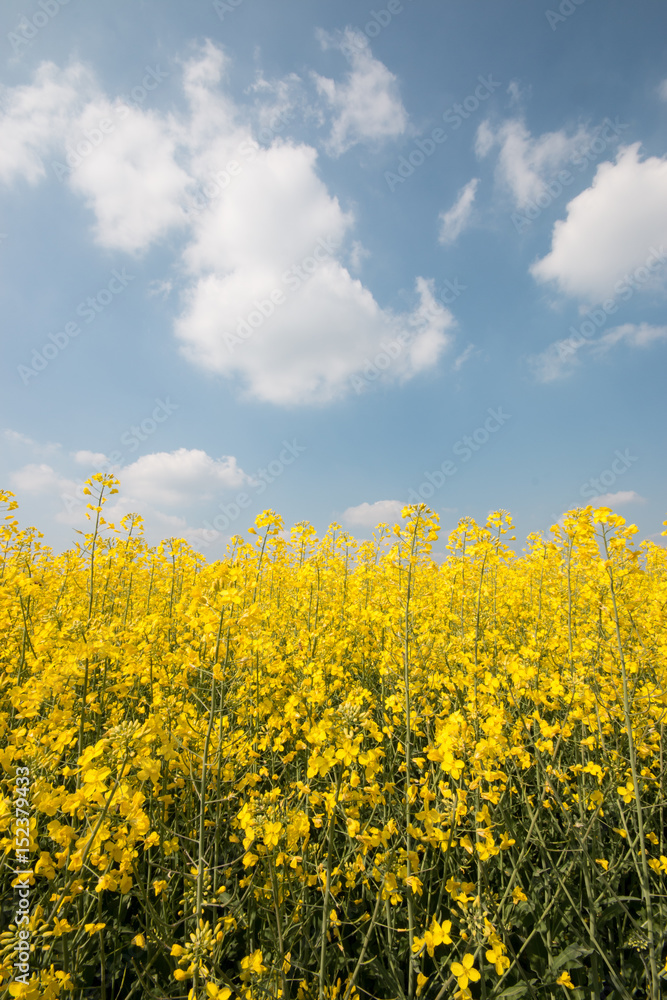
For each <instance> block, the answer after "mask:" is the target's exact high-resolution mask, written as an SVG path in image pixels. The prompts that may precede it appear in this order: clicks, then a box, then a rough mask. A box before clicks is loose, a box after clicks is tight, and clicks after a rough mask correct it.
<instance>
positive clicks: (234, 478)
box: [118, 448, 250, 507]
mask: <svg viewBox="0 0 667 1000" xmlns="http://www.w3.org/2000/svg"><path fill="white" fill-rule="evenodd" d="M118 478H119V479H120V480H121V483H122V487H123V493H124V494H127V495H128V496H130V497H132V498H133V499H136V500H139V501H141V502H144V503H149V504H154V505H158V506H160V505H165V506H167V507H177V506H189V505H191V504H193V503H194V502H196V501H201V500H210V499H212V498H213V497H214V496H215V495H216V493H217V492H220V491H221V490H225V489H234V488H238V487H240V486H243V485H244V484H246V483H248V482H249V481H250V477H249V476H247V475H246V473H245V472H244V471H243V470H242V469H241V468H239V466H238V463H237V461H236V459H235V458H234V457H233V456H230V455H226V456H224V457H223V458H217V459H216V458H211V457H210V455H207V454H206V452H205V451H201V450H200V449H198V448H192V449H188V448H178V449H177V450H176V451H172V452H166V451H160V452H153V453H152V454H150V455H143V456H142V457H141V458H138V459H137V460H136V462H133V463H132V464H131V465H127V466H125V467H124V468H123V469H121V470H120V472H119V473H118Z"/></svg>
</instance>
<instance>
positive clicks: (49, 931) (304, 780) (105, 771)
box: [0, 475, 667, 1000]
mask: <svg viewBox="0 0 667 1000" xmlns="http://www.w3.org/2000/svg"><path fill="white" fill-rule="evenodd" d="M118 485H119V484H118V482H117V481H116V480H115V479H114V478H113V477H111V476H102V475H97V476H94V477H92V479H91V480H89V481H88V490H89V492H90V500H91V503H90V505H89V507H90V510H89V517H90V530H89V533H88V534H86V535H84V536H82V538H81V542H80V544H79V545H78V546H77V547H75V548H73V549H70V550H69V551H66V552H64V553H63V554H61V555H54V554H53V552H52V551H51V550H50V549H49V548H47V547H46V546H45V545H44V544H43V543H42V541H41V536H40V535H39V533H38V532H37V531H36V530H35V529H20V527H19V523H18V520H17V519H16V514H15V509H16V501H15V499H14V498H13V495H12V494H11V493H9V492H4V493H1V494H0V500H2V502H3V508H4V510H5V515H6V516H5V519H4V522H3V526H2V527H1V528H0V542H1V546H2V564H1V565H0V623H1V628H2V636H3V643H2V649H1V651H0V678H1V681H0V685H1V686H0V847H1V851H0V857H1V859H2V860H1V879H2V881H1V885H2V934H1V935H0V994H1V995H2V996H7V997H8V996H11V997H25V998H29V1000H33V998H37V997H48V998H56V997H59V998H69V997H72V998H101V1000H121V998H122V1000H129V998H137V1000H140V998H153V1000H163V998H176V997H180V998H183V1000H185V998H189V1000H199V998H216V997H217V998H220V1000H235V998H239V1000H260V998H261V1000H268V998H278V997H281V998H282V1000H323V998H325V997H326V998H328V1000H332V998H334V997H335V998H337V1000H363V998H368V997H370V998H377V1000H390V998H396V1000H405V998H409V1000H412V998H413V997H421V998H423V1000H444V998H450V997H451V998H456V1000H470V998H475V1000H478V998H479V1000H500V998H505V1000H520V998H524V997H525V998H553V997H564V996H568V997H573V998H575V1000H579V998H584V997H586V998H588V997H592V998H597V997H605V998H614V1000H617V998H618V1000H622V998H629V997H630V998H638V997H642V998H643V997H649V998H651V1000H657V998H658V997H659V996H660V995H661V992H662V995H664V994H665V992H666V991H667V990H666V987H667V980H666V979H665V975H666V973H665V969H666V968H667V963H666V961H665V959H666V957H667V955H666V951H667V936H666V934H667V892H666V889H665V878H666V876H667V856H666V855H667V845H666V843H665V804H666V803H665V766H664V765H665V749H666V741H665V721H666V715H667V632H666V630H665V617H666V610H667V551H666V550H665V548H663V547H661V546H659V545H657V544H655V543H654V542H650V541H648V542H642V543H641V544H639V545H635V543H634V536H635V534H636V532H637V529H636V528H635V527H634V526H633V525H626V524H625V521H624V520H623V518H621V517H620V516H618V515H616V514H614V513H612V511H611V510H609V509H608V508H604V507H602V508H597V509H594V508H592V507H586V508H585V509H577V510H574V511H571V512H569V513H568V514H567V515H566V516H565V517H564V519H563V521H562V524H560V525H554V527H553V528H552V529H551V533H550V537H549V538H548V539H547V538H543V537H542V536H538V535H531V536H529V538H528V540H527V547H526V549H525V550H523V552H522V554H519V555H517V554H515V552H514V551H513V549H512V548H511V547H510V546H509V544H508V542H510V541H514V540H515V536H514V534H513V532H514V528H513V525H512V519H511V518H510V516H509V515H508V514H507V513H506V512H504V511H498V512H496V513H494V514H492V515H491V516H490V517H489V518H488V520H487V522H486V524H485V525H483V526H480V525H478V524H476V523H475V521H473V520H472V519H471V518H464V519H462V520H461V521H460V522H459V525H458V527H457V528H456V529H455V530H454V531H453V532H452V534H451V535H450V536H449V539H448V540H447V542H446V550H447V557H446V558H445V559H444V560H441V561H439V562H436V561H435V560H434V559H433V557H432V554H431V553H432V550H433V545H434V543H435V542H436V539H437V538H438V530H439V528H438V519H437V516H436V515H435V514H434V513H433V512H432V511H431V510H429V509H428V508H427V507H425V506H412V507H407V508H406V509H405V510H404V512H403V522H402V525H400V526H398V525H397V526H395V527H393V528H392V527H390V526H387V525H382V526H379V527H378V529H377V531H376V532H375V535H374V538H373V540H372V541H366V542H362V543H359V542H357V541H355V539H354V538H352V537H351V536H350V535H349V534H347V533H346V532H345V531H343V530H342V529H341V528H340V526H338V525H333V526H332V527H331V528H330V529H329V530H328V532H327V533H326V534H325V535H324V537H322V538H318V537H317V536H316V532H315V529H314V528H313V527H312V526H311V525H310V524H308V523H305V522H303V523H299V524H297V525H296V526H294V527H293V528H292V529H291V531H290V532H286V531H285V530H284V527H283V522H282V520H281V518H280V517H279V516H278V515H277V514H275V513H274V512H273V511H265V512H264V513H263V514H262V515H261V516H260V517H259V518H258V519H257V521H256V523H255V527H254V528H251V529H250V531H251V541H250V542H247V541H246V540H244V538H242V537H234V538H232V540H231V542H230V544H229V550H228V554H227V557H226V558H225V559H223V560H220V561H217V562H213V563H207V561H206V560H205V559H204V557H203V556H201V555H200V554H198V553H197V552H195V551H194V550H193V549H192V548H191V547H190V546H189V545H188V544H187V543H186V542H184V541H183V540H176V539H170V540H168V541H165V542H163V543H162V544H160V545H159V546H157V547H150V546H148V544H147V543H146V541H145V540H144V537H143V533H142V523H141V518H140V517H138V516H137V515H132V514H130V515H127V516H126V517H124V518H123V519H122V521H121V522H120V523H119V524H118V525H112V524H110V523H108V522H107V520H106V519H105V518H104V507H105V503H106V501H107V500H108V498H109V497H110V496H111V495H112V494H113V493H115V492H117V489H118ZM665 523H666V524H667V522H665ZM664 533H665V532H663V534H664ZM439 544H440V545H441V546H443V545H444V541H441V542H440V543H439Z"/></svg>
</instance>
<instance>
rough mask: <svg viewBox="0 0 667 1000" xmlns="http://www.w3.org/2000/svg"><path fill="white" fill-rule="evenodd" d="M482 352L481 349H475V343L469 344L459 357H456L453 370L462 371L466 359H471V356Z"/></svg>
mask: <svg viewBox="0 0 667 1000" xmlns="http://www.w3.org/2000/svg"><path fill="white" fill-rule="evenodd" d="M480 353H481V352H480V351H479V350H476V349H475V345H474V344H468V346H467V347H466V349H465V351H463V352H462V353H461V354H459V356H458V357H457V358H455V359H454V363H453V364H452V370H453V371H455V372H458V371H460V370H461V369H462V368H463V366H464V364H465V363H466V361H469V360H470V358H472V357H474V356H475V355H478V354H480Z"/></svg>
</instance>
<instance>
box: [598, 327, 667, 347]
mask: <svg viewBox="0 0 667 1000" xmlns="http://www.w3.org/2000/svg"><path fill="white" fill-rule="evenodd" d="M660 340H667V326H651V325H650V324H649V323H624V324H623V325H622V326H617V327H614V329H613V330H609V332H608V333H605V334H604V336H603V337H600V338H599V340H596V341H593V342H592V343H591V350H592V352H593V353H594V354H606V353H607V352H608V351H610V350H611V349H612V347H616V345H617V344H625V345H626V346H627V347H650V346H651V345H652V344H655V343H656V342H657V341H660Z"/></svg>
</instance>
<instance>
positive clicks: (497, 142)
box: [475, 118, 592, 208]
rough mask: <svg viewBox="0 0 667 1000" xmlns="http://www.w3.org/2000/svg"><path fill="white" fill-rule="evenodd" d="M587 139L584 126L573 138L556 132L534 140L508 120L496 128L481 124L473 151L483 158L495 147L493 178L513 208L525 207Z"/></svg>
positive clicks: (589, 136) (521, 126)
mask: <svg viewBox="0 0 667 1000" xmlns="http://www.w3.org/2000/svg"><path fill="white" fill-rule="evenodd" d="M591 139H592V134H591V133H590V132H589V131H588V129H586V128H585V127H584V126H579V128H578V129H577V131H576V132H575V133H574V134H573V135H568V134H567V132H566V131H565V130H564V129H560V130H558V131H557V132H545V133H543V134H542V135H540V136H537V137H536V138H535V137H533V136H532V135H531V133H530V131H529V129H528V128H527V127H526V124H525V122H524V121H523V120H522V119H520V118H511V119H509V120H507V121H505V122H503V123H502V124H501V125H500V126H498V127H497V128H493V127H492V126H491V125H490V123H489V122H488V121H484V122H482V124H481V125H480V126H479V128H478V130H477V135H476V140H475V152H476V153H477V156H478V157H479V158H480V159H483V158H484V157H485V156H488V154H489V153H490V152H491V150H492V149H493V148H494V147H495V146H497V147H498V149H499V152H498V160H497V164H496V168H495V173H496V179H497V180H498V182H499V183H500V184H501V185H502V186H504V187H506V188H507V189H508V190H509V191H510V193H511V195H512V198H513V200H514V202H515V204H516V206H517V208H525V207H526V205H528V203H529V202H534V201H535V199H536V198H537V197H538V196H539V195H540V194H541V193H542V192H543V191H544V188H545V184H546V183H547V182H549V181H551V180H553V179H554V177H555V176H556V175H557V174H558V171H559V170H561V169H562V168H563V167H564V166H565V164H566V163H568V162H569V161H570V160H571V158H572V157H573V156H576V154H577V152H578V151H579V150H580V149H581V148H582V147H586V146H588V145H590V142H591Z"/></svg>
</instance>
